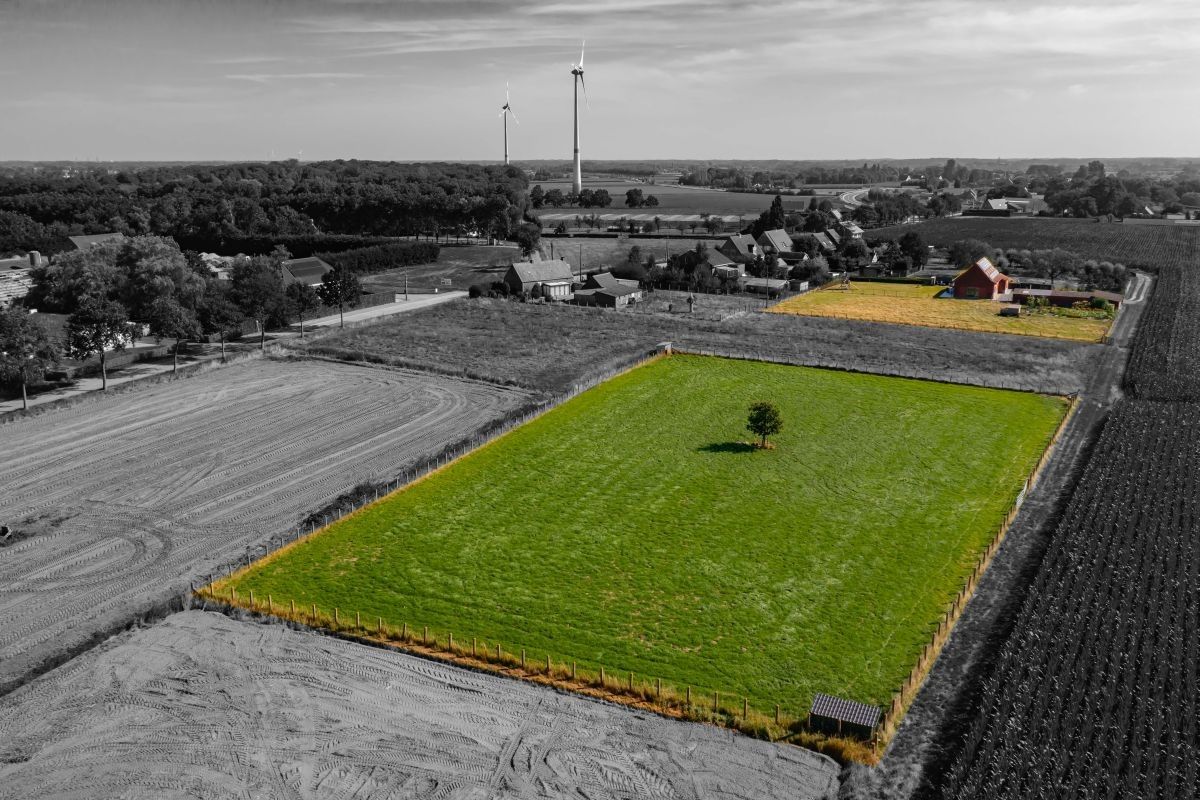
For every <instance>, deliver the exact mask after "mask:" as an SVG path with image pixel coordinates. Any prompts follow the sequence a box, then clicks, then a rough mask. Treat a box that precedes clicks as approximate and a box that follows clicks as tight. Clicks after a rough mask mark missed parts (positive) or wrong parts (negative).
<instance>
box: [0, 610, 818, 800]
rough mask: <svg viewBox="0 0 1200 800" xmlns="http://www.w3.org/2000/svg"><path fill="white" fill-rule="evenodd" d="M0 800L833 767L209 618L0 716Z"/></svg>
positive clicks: (725, 788) (621, 784)
mask: <svg viewBox="0 0 1200 800" xmlns="http://www.w3.org/2000/svg"><path fill="white" fill-rule="evenodd" d="M0 730H3V731H4V736H3V738H2V739H0V796H2V797H5V798H18V797H22V798H33V797H47V798H48V797H86V798H99V797H122V798H128V799H129V800H159V799H160V798H164V797H200V798H225V797H264V798H265V797H270V798H329V797H355V798H359V799H360V800H374V798H396V797H463V798H465V797H496V796H503V797H505V798H511V799H512V800H534V798H544V797H589V798H627V797H635V796H636V797H639V798H661V799H662V800H668V799H669V798H696V799H698V798H711V797H728V798H733V797H747V796H752V797H755V798H763V800H816V799H817V798H828V797H832V796H833V795H834V794H836V790H837V774H838V767H837V765H836V764H835V763H833V762H832V761H831V760H830V759H827V758H825V757H823V756H819V755H817V754H815V753H812V752H809V751H805V750H801V749H799V748H781V747H777V746H775V745H772V744H770V743H768V742H762V741H757V740H754V739H750V738H748V737H744V736H739V735H737V734H734V733H733V732H731V731H725V730H720V729H717V728H713V727H710V726H705V725H695V724H692V725H686V724H681V723H678V722H673V721H669V720H665V719H662V718H659V717H655V716H653V715H646V714H635V713H630V712H629V711H628V710H626V709H623V708H617V707H615V706H611V705H608V704H604V703H597V702H594V701H591V700H586V699H584V698H580V697H574V696H569V695H565V694H560V693H556V692H548V691H546V690H545V689H543V688H541V687H536V686H528V685H524V684H520V683H517V682H514V681H509V680H506V679H504V678H500V677H496V676H491V675H482V674H479V673H474V672H470V671H467V670H461V669H456V668H453V667H447V666H443V665H440V664H436V663H432V662H429V661H427V660H425V659H420V658H415V657H411V656H405V655H402V654H399V653H394V652H388V651H384V650H379V649H377V648H372V647H366V646H363V645H358V644H353V643H350V642H346V641H341V640H339V639H335V638H333V637H328V636H321V635H318V634H313V633H300V632H297V631H293V630H290V629H288V628H285V627H283V626H281V625H273V626H264V625H256V624H252V623H246V622H235V621H234V620H231V619H229V618H227V617H225V616H222V615H220V614H214V613H206V612H203V611H185V612H182V613H179V614H175V615H173V616H171V617H169V618H168V619H166V620H164V621H162V622H160V623H158V624H157V625H154V626H153V627H150V628H146V629H141V630H136V631H132V632H130V633H128V634H124V635H122V636H120V637H118V639H117V640H116V641H115V642H109V643H107V644H105V645H104V646H102V647H100V648H97V649H93V650H91V651H89V652H87V653H85V654H83V655H80V656H78V657H77V658H75V659H74V660H73V661H72V662H71V663H70V665H68V666H66V667H63V668H61V669H58V670H55V671H53V672H51V673H49V674H47V675H43V676H41V677H40V678H38V679H37V680H36V681H34V682H33V683H32V684H30V685H28V686H25V687H22V688H21V689H18V690H17V691H16V692H14V693H12V694H10V695H8V696H7V697H4V698H2V699H0Z"/></svg>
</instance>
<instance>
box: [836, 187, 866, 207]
mask: <svg viewBox="0 0 1200 800" xmlns="http://www.w3.org/2000/svg"><path fill="white" fill-rule="evenodd" d="M869 191H871V190H870V189H852V190H850V191H848V192H842V194H841V197H840V199H841V201H842V202H843V203H845V204H846V205H848V206H851V207H854V206H861V205H862V200H860V199H859V198H860V197H862V196H863V195H865V194H866V193H867V192H869Z"/></svg>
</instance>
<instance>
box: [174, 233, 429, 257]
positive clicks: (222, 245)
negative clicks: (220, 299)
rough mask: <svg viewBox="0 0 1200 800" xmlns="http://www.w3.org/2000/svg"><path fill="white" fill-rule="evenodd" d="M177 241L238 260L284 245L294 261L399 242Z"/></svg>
mask: <svg viewBox="0 0 1200 800" xmlns="http://www.w3.org/2000/svg"><path fill="white" fill-rule="evenodd" d="M175 241H176V242H178V243H179V247H180V249H182V250H195V251H197V252H200V253H216V254H218V255H222V256H236V255H238V254H239V253H244V254H245V255H248V256H261V255H267V254H268V253H270V252H271V251H272V250H274V249H275V247H276V245H283V246H284V247H286V248H287V251H288V252H289V253H291V254H292V258H307V257H309V256H311V255H316V254H317V253H325V254H328V253H341V252H344V251H346V250H356V249H359V248H364V247H372V246H376V245H387V244H392V243H394V242H395V239H389V238H387V237H385V236H351V235H345V234H330V235H327V236H322V235H316V236H206V235H195V236H176V237H175ZM406 244H407V243H406ZM422 244H423V243H422Z"/></svg>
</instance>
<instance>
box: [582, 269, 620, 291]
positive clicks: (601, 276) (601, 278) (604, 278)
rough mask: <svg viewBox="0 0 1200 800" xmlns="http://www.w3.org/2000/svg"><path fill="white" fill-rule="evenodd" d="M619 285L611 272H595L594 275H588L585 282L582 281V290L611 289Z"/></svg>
mask: <svg viewBox="0 0 1200 800" xmlns="http://www.w3.org/2000/svg"><path fill="white" fill-rule="evenodd" d="M620 285H621V283H620V281H618V280H617V278H616V276H615V275H613V274H612V273H611V272H597V273H595V274H594V275H588V277H587V280H586V281H584V284H583V288H585V289H611V288H613V287H615V286H620Z"/></svg>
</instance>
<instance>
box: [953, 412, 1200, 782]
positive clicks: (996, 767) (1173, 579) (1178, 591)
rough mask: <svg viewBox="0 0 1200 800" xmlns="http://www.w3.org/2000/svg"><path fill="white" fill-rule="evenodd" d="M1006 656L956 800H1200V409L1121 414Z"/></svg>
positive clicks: (990, 684) (957, 765) (957, 768)
mask: <svg viewBox="0 0 1200 800" xmlns="http://www.w3.org/2000/svg"><path fill="white" fill-rule="evenodd" d="M1094 452H1095V453H1096V454H1097V455H1095V456H1093V457H1092V458H1091V460H1090V462H1089V464H1088V466H1087V468H1086V470H1085V471H1084V473H1083V475H1082V477H1081V478H1080V480H1079V484H1078V486H1076V487H1075V490H1074V494H1073V496H1072V497H1071V501H1070V504H1069V506H1068V508H1067V510H1066V513H1065V515H1064V517H1063V519H1062V521H1061V522H1060V524H1059V525H1058V529H1057V531H1056V532H1055V533H1054V534H1053V536H1051V537H1050V538H1049V542H1050V544H1049V551H1048V552H1047V554H1046V556H1045V558H1044V560H1043V563H1042V567H1041V570H1040V572H1039V573H1038V576H1037V578H1036V580H1035V582H1034V584H1033V586H1032V587H1031V589H1030V590H1029V591H1028V593H1027V594H1026V595H1025V597H1026V600H1025V603H1024V607H1023V609H1022V610H1021V612H1020V614H1019V616H1018V617H1017V619H1016V622H1015V628H1014V631H1013V633H1012V636H1011V637H1010V638H1009V640H1008V642H1007V643H1006V644H1005V645H1004V647H1003V649H1002V650H1001V652H1000V653H999V654H998V655H997V656H996V657H995V664H996V667H995V672H994V673H993V675H992V677H991V678H990V680H988V681H987V682H986V684H985V686H984V688H983V696H982V699H981V708H980V709H979V716H978V717H977V719H976V720H975V724H974V725H973V726H972V728H971V729H970V731H969V733H968V734H967V735H966V737H965V738H964V740H963V741H962V742H961V743H960V750H959V752H958V754H957V756H956V757H955V759H954V762H953V765H952V767H951V769H950V770H949V776H948V778H947V780H946V782H945V789H944V794H943V796H944V798H946V800H990V798H997V799H998V798H1012V797H1055V798H1060V799H1061V800H1076V799H1078V800H1083V799H1084V798H1096V797H1122V798H1125V797H1130V798H1133V797H1137V798H1150V797H1161V798H1183V797H1200V769H1198V767H1197V765H1198V764H1200V737H1198V736H1197V720H1200V691H1198V689H1200V681H1198V680H1197V673H1196V670H1197V664H1198V663H1200V637H1198V636H1197V631H1196V620H1197V619H1200V592H1198V591H1197V587H1198V586H1200V540H1198V539H1197V536H1196V530H1197V520H1200V500H1198V499H1200V484H1198V481H1197V477H1198V476H1200V456H1198V454H1200V406H1197V405H1195V404H1184V403H1158V402H1147V401H1122V402H1121V403H1119V404H1118V405H1117V406H1116V408H1114V410H1113V412H1112V414H1111V415H1110V418H1109V420H1108V422H1107V424H1106V425H1105V428H1104V431H1103V434H1102V436H1101V438H1100V440H1099V442H1098V443H1097V445H1096V447H1095V450H1094Z"/></svg>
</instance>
